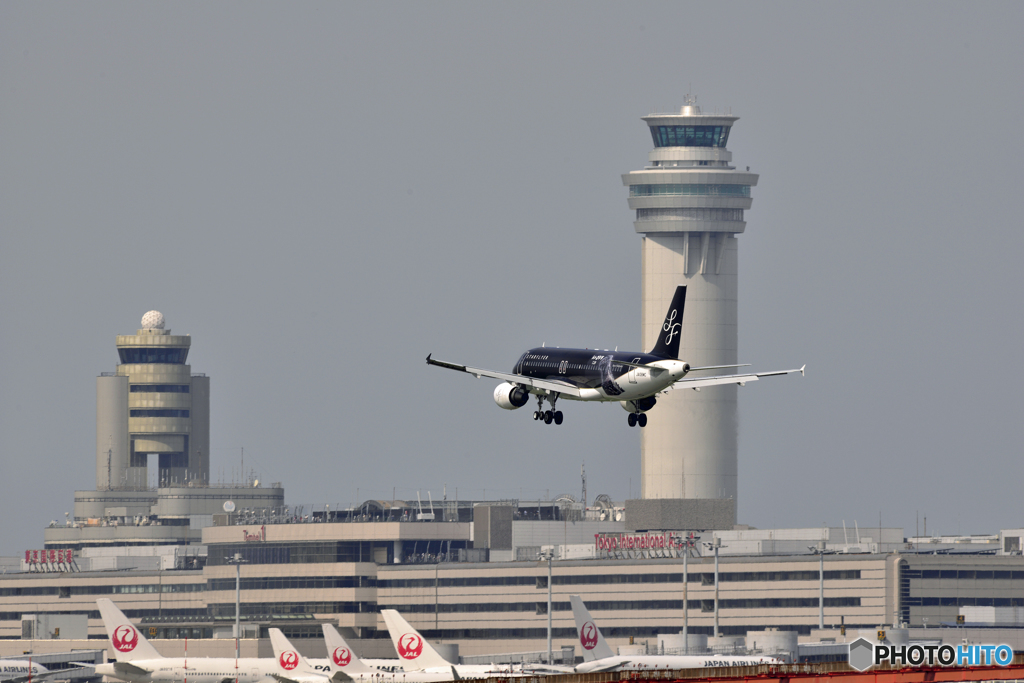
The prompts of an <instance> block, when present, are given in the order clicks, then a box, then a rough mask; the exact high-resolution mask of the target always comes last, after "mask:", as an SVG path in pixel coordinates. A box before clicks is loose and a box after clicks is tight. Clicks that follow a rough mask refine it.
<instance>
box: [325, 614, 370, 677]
mask: <svg viewBox="0 0 1024 683" xmlns="http://www.w3.org/2000/svg"><path fill="white" fill-rule="evenodd" d="M322 628H323V629H324V642H326V643H327V663H328V664H329V665H330V667H331V672H332V673H333V672H336V671H343V672H344V673H346V674H347V675H349V676H351V677H352V678H356V677H358V676H359V674H375V673H380V672H379V671H376V670H375V669H372V668H370V667H368V666H366V663H365V662H363V660H361V659H359V657H356V653H355V652H352V648H350V647H349V646H348V643H346V642H345V639H344V638H342V637H341V634H340V633H338V629H336V628H334V624H322Z"/></svg>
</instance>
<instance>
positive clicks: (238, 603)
mask: <svg viewBox="0 0 1024 683" xmlns="http://www.w3.org/2000/svg"><path fill="white" fill-rule="evenodd" d="M227 562H228V564H233V565H235V662H238V639H239V638H241V637H242V632H241V627H240V621H241V620H240V618H239V615H240V614H241V607H242V564H243V563H245V562H248V560H246V559H244V558H243V557H242V554H241V553H235V555H234V557H232V558H231V559H229V560H228V561H227Z"/></svg>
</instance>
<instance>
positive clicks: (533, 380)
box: [427, 285, 806, 427]
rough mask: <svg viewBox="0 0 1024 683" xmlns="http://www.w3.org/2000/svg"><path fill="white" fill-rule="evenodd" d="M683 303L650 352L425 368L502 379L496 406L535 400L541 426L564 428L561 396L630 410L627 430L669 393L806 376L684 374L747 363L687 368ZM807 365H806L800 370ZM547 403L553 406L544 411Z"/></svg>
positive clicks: (542, 353) (575, 352) (552, 354)
mask: <svg viewBox="0 0 1024 683" xmlns="http://www.w3.org/2000/svg"><path fill="white" fill-rule="evenodd" d="M685 303H686V285H679V286H678V287H676V291H675V295H674V296H673V297H672V303H671V305H670V306H669V307H668V313H666V315H665V322H664V323H663V324H662V326H661V332H659V334H658V341H657V343H655V345H654V348H653V349H651V351H650V352H649V353H642V352H639V351H618V350H616V351H611V352H609V351H607V350H605V351H601V350H598V349H561V348H557V347H549V346H541V347H539V348H533V349H530V350H529V351H527V352H526V353H524V354H523V355H522V356H520V357H519V360H518V361H517V362H516V365H515V367H514V368H513V369H512V372H511V373H508V372H495V371H493V370H481V369H479V368H471V367H467V366H465V365H457V364H455V363H448V362H445V361H440V360H434V359H433V358H431V355H433V354H430V355H428V356H427V364H428V365H436V366H438V367H441V368H448V369H449V370H458V371H459V372H466V373H469V374H470V375H473V376H474V377H476V378H478V379H479V378H480V377H492V378H494V379H500V380H503V381H502V383H501V384H499V385H498V386H497V387H496V388H495V389H494V402H495V403H497V404H498V406H499V407H501V408H504V409H506V410H516V409H517V408H522V407H523V406H524V405H526V404H527V402H528V401H529V400H530V395H531V394H532V395H533V396H535V397H536V399H537V410H535V411H534V412H533V419H534V420H543V421H544V423H545V424H551V423H552V422H554V423H555V424H562V411H561V410H558V409H557V408H556V407H555V402H556V401H557V400H558V399H559V398H565V399H566V400H569V401H605V402H609V401H618V402H619V403H620V404H621V405H622V407H623V408H624V409H625V410H626V411H628V412H629V426H630V427H633V426H636V425H640V426H641V427H645V426H647V411H648V410H650V409H651V408H653V407H654V404H655V403H656V402H657V398H656V395H657V394H660V393H663V392H665V391H669V390H672V389H696V390H698V391H699V390H700V389H702V388H703V387H710V386H716V385H720V384H739V385H740V386H744V385H745V384H746V383H747V382H754V381H757V380H758V379H760V378H762V377H771V376H774V375H786V374H789V373H791V372H799V373H800V374H801V375H803V374H804V368H803V367H802V368H798V369H795V370H776V371H773V372H758V373H747V374H732V375H719V376H715V377H694V378H690V377H687V376H686V375H687V374H688V373H691V372H697V371H703V370H725V369H730V368H739V367H746V365H708V366H704V367H697V368H695V367H691V366H690V364H689V363H687V362H685V361H683V360H680V359H679V338H680V328H681V327H682V322H683V305H684V304H685ZM804 367H806V366H804ZM545 399H546V400H547V401H548V403H550V404H551V408H550V409H549V410H544V401H545Z"/></svg>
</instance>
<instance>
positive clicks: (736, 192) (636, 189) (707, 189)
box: [629, 183, 750, 197]
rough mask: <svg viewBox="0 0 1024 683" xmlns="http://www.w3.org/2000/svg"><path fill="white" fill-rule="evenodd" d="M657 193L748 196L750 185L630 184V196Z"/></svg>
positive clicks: (655, 194)
mask: <svg viewBox="0 0 1024 683" xmlns="http://www.w3.org/2000/svg"><path fill="white" fill-rule="evenodd" d="M658 195H701V196H712V197H713V196H723V197H749V196H750V185H707V184H690V185H673V184H671V183H669V184H664V185H630V186H629V196H630V197H655V196H658Z"/></svg>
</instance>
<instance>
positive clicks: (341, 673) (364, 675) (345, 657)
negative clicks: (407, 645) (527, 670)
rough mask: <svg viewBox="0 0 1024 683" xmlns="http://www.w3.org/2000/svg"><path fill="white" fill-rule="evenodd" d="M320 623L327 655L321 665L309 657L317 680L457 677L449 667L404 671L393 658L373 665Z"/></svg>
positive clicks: (411, 682) (426, 682)
mask: <svg viewBox="0 0 1024 683" xmlns="http://www.w3.org/2000/svg"><path fill="white" fill-rule="evenodd" d="M322 627H323V630H324V641H325V642H326V643H327V659H326V660H324V661H325V662H326V665H325V666H321V665H319V664H317V663H316V662H317V661H318V660H309V664H310V665H312V667H313V670H314V671H316V672H317V673H318V674H320V679H319V681H320V683H326V682H327V680H328V678H329V677H332V676H333V677H334V679H335V680H338V679H341V680H349V679H351V680H355V681H383V682H385V683H387V682H388V681H404V682H406V683H441V682H442V681H454V680H456V679H457V678H458V676H457V675H456V673H455V670H454V669H452V668H449V669H448V670H447V671H437V672H431V673H428V672H426V671H408V672H407V671H405V670H403V669H402V667H401V666H399V665H397V664H398V661H397V660H394V662H395V664H396V666H394V667H389V670H381V669H378V668H374V667H372V666H369V665H367V664H366V662H364V661H363V660H361V659H359V657H357V656H356V655H355V653H354V652H353V651H352V648H350V647H349V646H348V643H346V642H345V639H344V638H343V637H342V636H341V634H340V633H338V629H336V628H334V626H333V625H332V624H323V625H322ZM271 643H272V644H274V654H275V655H278V654H279V651H278V645H277V644H276V643H275V641H273V639H271ZM283 647H284V646H283ZM287 647H290V646H287ZM291 649H294V648H291ZM302 683H312V681H309V680H308V679H303V681H302Z"/></svg>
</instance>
